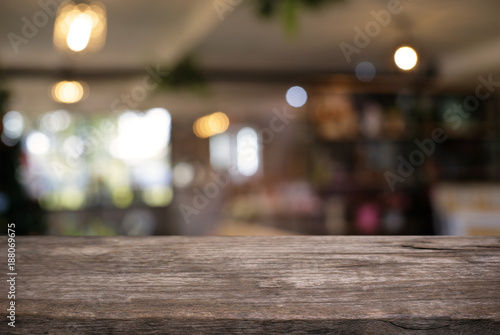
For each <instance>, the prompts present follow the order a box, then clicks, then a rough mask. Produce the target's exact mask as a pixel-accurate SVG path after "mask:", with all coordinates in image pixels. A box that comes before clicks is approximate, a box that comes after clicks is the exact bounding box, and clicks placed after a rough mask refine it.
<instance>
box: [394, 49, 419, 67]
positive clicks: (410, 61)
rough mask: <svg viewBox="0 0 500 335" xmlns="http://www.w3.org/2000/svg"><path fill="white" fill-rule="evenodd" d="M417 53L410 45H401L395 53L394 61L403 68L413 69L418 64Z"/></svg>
mask: <svg viewBox="0 0 500 335" xmlns="http://www.w3.org/2000/svg"><path fill="white" fill-rule="evenodd" d="M417 60H418V57H417V53H416V52H415V50H413V49H412V48H410V47H401V48H399V49H398V50H396V53H395V54H394V61H395V62H396V65H397V66H398V67H399V68H400V69H401V70H405V71H407V70H411V69H413V68H414V67H415V65H416V64H417Z"/></svg>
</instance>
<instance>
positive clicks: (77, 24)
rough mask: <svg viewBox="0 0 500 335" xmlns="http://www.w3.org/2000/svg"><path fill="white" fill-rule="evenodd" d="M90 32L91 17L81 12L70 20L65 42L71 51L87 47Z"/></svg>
mask: <svg viewBox="0 0 500 335" xmlns="http://www.w3.org/2000/svg"><path fill="white" fill-rule="evenodd" d="M91 33H92V17H90V16H89V15H87V14H85V13H82V14H78V15H77V17H76V18H75V19H74V20H73V22H71V24H70V26H69V33H68V37H67V38H66V42H67V43H68V47H69V48H70V49H71V50H73V51H82V50H83V49H85V48H86V47H87V45H88V44H89V40H90V34H91Z"/></svg>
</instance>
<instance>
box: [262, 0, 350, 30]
mask: <svg viewBox="0 0 500 335" xmlns="http://www.w3.org/2000/svg"><path fill="white" fill-rule="evenodd" d="M342 1H344V0H258V2H257V3H258V12H259V14H260V15H261V16H263V17H272V16H275V15H280V16H281V17H282V20H283V24H284V26H285V31H286V32H287V33H288V34H289V35H294V34H296V33H297V30H298V17H299V10H300V9H301V8H307V9H318V8H320V7H322V6H324V5H327V4H331V3H337V2H342Z"/></svg>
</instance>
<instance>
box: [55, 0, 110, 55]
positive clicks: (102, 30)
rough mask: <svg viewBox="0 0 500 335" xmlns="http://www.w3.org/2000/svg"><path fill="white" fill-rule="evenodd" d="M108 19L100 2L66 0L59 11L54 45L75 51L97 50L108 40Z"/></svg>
mask: <svg viewBox="0 0 500 335" xmlns="http://www.w3.org/2000/svg"><path fill="white" fill-rule="evenodd" d="M106 20H107V19H106V9H105V7H104V5H102V4H101V3H100V2H93V3H92V4H90V5H87V4H83V3H82V4H78V5H75V4H74V3H73V2H71V1H70V2H65V3H63V4H61V6H59V10H58V12H57V17H56V22H55V24H54V45H55V46H56V47H57V48H58V49H61V50H71V51H74V52H80V51H83V50H85V49H89V50H93V51H96V50H98V49H100V48H101V47H102V46H103V45H104V42H105V40H106Z"/></svg>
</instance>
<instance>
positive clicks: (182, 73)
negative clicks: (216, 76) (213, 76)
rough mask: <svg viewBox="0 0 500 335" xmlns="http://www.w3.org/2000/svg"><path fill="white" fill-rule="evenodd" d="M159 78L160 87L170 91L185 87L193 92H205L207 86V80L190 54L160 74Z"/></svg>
mask: <svg viewBox="0 0 500 335" xmlns="http://www.w3.org/2000/svg"><path fill="white" fill-rule="evenodd" d="M161 79H162V80H161V84H160V88H163V89H166V90H171V91H179V90H182V89H186V90H190V91H194V92H195V93H205V92H206V91H207V88H208V84H207V80H206V78H205V76H204V75H203V73H202V70H201V69H200V68H199V67H198V65H197V64H196V62H195V60H194V58H193V57H192V56H188V57H186V58H185V59H183V60H182V61H181V62H180V63H179V64H177V65H176V66H175V67H174V68H172V69H170V70H169V71H168V72H167V73H166V74H165V75H162V76H161Z"/></svg>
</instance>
